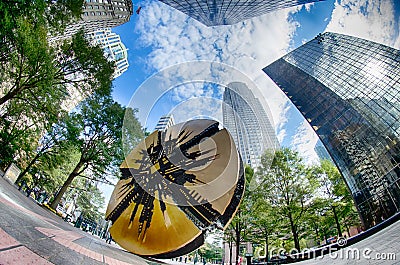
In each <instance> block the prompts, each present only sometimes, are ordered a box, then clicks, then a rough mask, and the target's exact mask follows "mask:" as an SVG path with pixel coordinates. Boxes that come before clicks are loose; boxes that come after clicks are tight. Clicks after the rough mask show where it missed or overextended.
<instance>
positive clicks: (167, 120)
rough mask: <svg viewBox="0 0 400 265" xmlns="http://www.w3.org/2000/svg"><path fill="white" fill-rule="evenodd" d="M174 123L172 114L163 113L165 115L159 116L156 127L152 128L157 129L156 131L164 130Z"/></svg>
mask: <svg viewBox="0 0 400 265" xmlns="http://www.w3.org/2000/svg"><path fill="white" fill-rule="evenodd" d="M173 125H175V121H174V116H173V115H172V114H171V115H165V116H161V118H160V119H159V120H158V123H157V125H156V127H155V128H154V130H158V131H163V132H164V131H165V130H167V129H168V128H169V127H171V126H173Z"/></svg>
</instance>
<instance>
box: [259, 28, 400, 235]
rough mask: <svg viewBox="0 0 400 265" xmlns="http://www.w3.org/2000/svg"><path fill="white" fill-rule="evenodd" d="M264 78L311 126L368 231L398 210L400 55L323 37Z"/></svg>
mask: <svg viewBox="0 0 400 265" xmlns="http://www.w3.org/2000/svg"><path fill="white" fill-rule="evenodd" d="M264 72H265V73H266V74H267V75H268V76H269V77H270V78H271V79H272V80H273V81H274V82H275V83H276V84H277V85H278V86H279V88H280V89H281V90H282V91H283V92H284V93H285V94H286V95H287V96H288V97H289V98H290V100H291V101H292V102H293V104H294V105H295V106H296V107H297V109H298V110H299V111H300V112H301V113H302V114H303V116H304V117H305V118H306V119H307V121H308V122H309V123H310V124H311V126H312V127H313V129H314V130H315V132H316V133H317V134H318V136H319V138H320V139H321V141H322V142H323V144H324V145H325V147H326V149H327V150H328V151H329V153H330V155H331V156H332V158H333V160H334V161H335V163H336V165H337V166H338V168H339V170H340V171H341V173H342V175H343V177H344V179H345V181H346V183H347V185H348V187H349V189H350V191H351V193H352V195H353V198H354V201H355V203H356V206H357V208H358V210H359V212H360V216H361V218H362V220H363V222H364V225H365V226H366V227H367V228H368V227H371V226H373V225H375V224H376V223H379V222H381V221H382V220H384V219H386V218H388V217H390V216H392V215H393V214H395V213H396V212H398V211H399V209H400V51H398V50H396V49H393V48H391V47H388V46H385V45H382V44H378V43H375V42H371V41H368V40H364V39H359V38H355V37H351V36H346V35H341V34H335V33H329V32H328V33H324V34H320V35H318V36H317V37H316V38H315V39H313V40H311V41H310V42H308V43H306V44H304V45H302V46H301V47H299V48H297V49H296V50H294V51H292V52H290V53H289V54H287V55H285V56H284V57H282V58H280V59H278V60H277V61H275V62H273V63H272V64H270V65H269V66H267V67H266V68H264Z"/></svg>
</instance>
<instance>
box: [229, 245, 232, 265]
mask: <svg viewBox="0 0 400 265" xmlns="http://www.w3.org/2000/svg"><path fill="white" fill-rule="evenodd" d="M232 248H233V241H232V240H230V241H229V265H232V252H233V251H232V250H233V249H232Z"/></svg>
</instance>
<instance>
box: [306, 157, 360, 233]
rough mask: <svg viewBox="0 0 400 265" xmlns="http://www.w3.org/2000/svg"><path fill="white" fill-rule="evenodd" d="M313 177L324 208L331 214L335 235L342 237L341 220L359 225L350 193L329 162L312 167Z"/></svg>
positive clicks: (334, 167) (322, 162)
mask: <svg viewBox="0 0 400 265" xmlns="http://www.w3.org/2000/svg"><path fill="white" fill-rule="evenodd" d="M313 175H314V181H316V182H318V183H319V185H320V190H321V192H322V193H323V194H324V198H323V200H324V202H325V208H328V209H330V210H331V212H332V215H333V220H334V224H335V226H336V229H337V234H338V235H339V237H342V236H343V234H342V228H341V224H340V223H341V221H342V220H346V219H347V220H348V221H350V220H351V221H350V222H349V223H351V224H356V223H359V219H358V218H357V217H356V218H354V217H355V215H354V213H356V211H355V207H354V202H353V199H352V196H351V194H350V191H349V189H348V188H347V186H346V184H345V183H344V181H343V178H342V176H341V174H340V173H339V170H338V169H337V167H336V166H335V165H334V164H332V162H330V161H329V160H322V161H321V164H320V165H319V166H314V167H313ZM321 200H322V199H320V200H319V201H321ZM346 217H347V218H346ZM347 227H349V226H347Z"/></svg>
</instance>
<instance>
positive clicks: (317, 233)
mask: <svg viewBox="0 0 400 265" xmlns="http://www.w3.org/2000/svg"><path fill="white" fill-rule="evenodd" d="M314 231H315V238H316V239H317V245H318V246H319V245H320V243H319V240H320V239H319V231H318V225H314Z"/></svg>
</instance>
